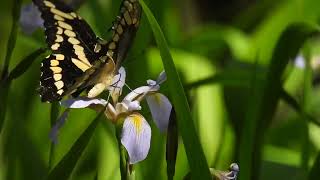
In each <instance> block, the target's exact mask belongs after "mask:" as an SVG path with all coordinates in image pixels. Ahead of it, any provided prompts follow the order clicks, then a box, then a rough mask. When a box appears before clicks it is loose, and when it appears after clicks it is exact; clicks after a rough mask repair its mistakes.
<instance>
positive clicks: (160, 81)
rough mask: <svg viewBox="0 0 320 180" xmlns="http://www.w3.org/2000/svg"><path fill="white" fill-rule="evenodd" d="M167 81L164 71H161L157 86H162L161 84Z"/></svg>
mask: <svg viewBox="0 0 320 180" xmlns="http://www.w3.org/2000/svg"><path fill="white" fill-rule="evenodd" d="M166 80H167V74H166V72H165V71H162V72H161V73H160V74H159V76H158V79H157V84H159V85H160V84H162V83H163V82H165V81H166Z"/></svg>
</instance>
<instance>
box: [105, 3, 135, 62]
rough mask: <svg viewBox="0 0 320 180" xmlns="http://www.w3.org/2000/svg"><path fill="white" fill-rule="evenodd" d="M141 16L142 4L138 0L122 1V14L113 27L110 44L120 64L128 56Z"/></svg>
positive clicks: (110, 49) (114, 56)
mask: <svg viewBox="0 0 320 180" xmlns="http://www.w3.org/2000/svg"><path fill="white" fill-rule="evenodd" d="M140 18H141V6H140V4H139V1H138V0H125V1H123V2H122V4H121V7H120V14H119V15H118V16H117V19H116V20H115V22H114V24H113V27H112V30H113V35H112V40H111V41H110V42H109V44H108V46H109V47H108V49H109V52H110V51H111V52H112V55H113V59H115V61H116V64H117V65H118V66H119V64H120V63H121V62H122V61H123V60H124V59H125V58H126V56H127V53H128V51H129V49H130V46H131V44H132V41H133V39H134V37H135V34H136V32H137V30H138V27H139V23H140ZM114 52H116V53H114ZM109 54H110V53H109Z"/></svg>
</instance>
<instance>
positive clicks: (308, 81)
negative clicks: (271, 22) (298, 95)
mask: <svg viewBox="0 0 320 180" xmlns="http://www.w3.org/2000/svg"><path fill="white" fill-rule="evenodd" d="M310 48H311V47H310V44H309V43H306V45H305V48H304V49H303V54H304V56H305V64H306V66H305V69H304V82H303V96H302V105H301V106H302V109H303V112H304V114H306V113H307V112H308V106H309V104H310V100H311V92H312V68H311V49H310ZM302 120H303V138H302V143H301V149H302V150H301V168H302V170H303V171H304V173H305V174H306V175H307V172H308V169H309V159H310V140H309V139H310V137H309V126H308V119H307V118H302Z"/></svg>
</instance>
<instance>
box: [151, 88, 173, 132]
mask: <svg viewBox="0 0 320 180" xmlns="http://www.w3.org/2000/svg"><path fill="white" fill-rule="evenodd" d="M146 99H147V103H148V105H149V108H150V111H151V114H152V117H153V119H154V121H155V123H156V125H157V127H158V128H159V129H160V131H161V132H165V131H166V130H167V128H168V123H169V118H170V113H171V109H172V105H171V103H170V101H169V100H168V98H167V97H166V96H164V95H163V94H161V93H153V94H150V95H148V96H147V97H146Z"/></svg>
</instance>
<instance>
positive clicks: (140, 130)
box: [121, 113, 151, 164]
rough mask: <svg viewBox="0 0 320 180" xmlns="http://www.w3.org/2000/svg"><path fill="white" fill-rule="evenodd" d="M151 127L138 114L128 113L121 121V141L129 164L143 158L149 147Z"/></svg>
mask: <svg viewBox="0 0 320 180" xmlns="http://www.w3.org/2000/svg"><path fill="white" fill-rule="evenodd" d="M150 140H151V128H150V126H149V124H148V122H147V121H146V120H145V119H144V117H143V116H141V115H140V114H137V113H135V114H131V115H129V116H128V117H127V118H126V119H125V120H124V123H123V128H122V135H121V143H122V145H123V146H124V147H125V148H126V150H127V152H128V154H129V162H130V164H135V163H137V162H140V161H142V160H144V159H145V158H146V157H147V155H148V152H149V149H150Z"/></svg>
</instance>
